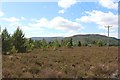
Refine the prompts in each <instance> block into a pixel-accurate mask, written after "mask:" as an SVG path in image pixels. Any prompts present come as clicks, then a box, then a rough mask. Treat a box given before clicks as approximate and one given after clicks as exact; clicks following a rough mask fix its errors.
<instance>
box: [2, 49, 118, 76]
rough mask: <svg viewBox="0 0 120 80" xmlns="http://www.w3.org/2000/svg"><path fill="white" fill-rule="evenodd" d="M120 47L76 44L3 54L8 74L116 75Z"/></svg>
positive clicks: (5, 70)
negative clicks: (119, 48) (54, 48)
mask: <svg viewBox="0 0 120 80" xmlns="http://www.w3.org/2000/svg"><path fill="white" fill-rule="evenodd" d="M117 61H118V47H110V48H109V50H108V49H107V47H74V48H59V49H58V50H56V51H54V50H53V49H47V50H46V51H42V50H41V49H34V50H33V51H32V52H31V53H18V54H13V55H3V77H5V78H33V77H34V78H78V77H101V78H103V77H107V78H108V77H116V76H117V74H116V73H117V70H118V65H117Z"/></svg>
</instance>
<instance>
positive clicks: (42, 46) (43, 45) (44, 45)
mask: <svg viewBox="0 0 120 80" xmlns="http://www.w3.org/2000/svg"><path fill="white" fill-rule="evenodd" d="M41 44H42V45H41V48H42V49H43V50H46V48H47V42H46V40H45V39H44V38H43V39H42V42H41Z"/></svg>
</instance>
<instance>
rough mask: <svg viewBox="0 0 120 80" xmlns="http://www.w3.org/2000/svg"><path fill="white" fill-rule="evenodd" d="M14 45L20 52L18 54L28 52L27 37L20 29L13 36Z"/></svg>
mask: <svg viewBox="0 0 120 80" xmlns="http://www.w3.org/2000/svg"><path fill="white" fill-rule="evenodd" d="M12 40H13V45H14V46H15V48H16V49H17V50H18V52H26V51H27V50H26V49H27V48H26V45H25V41H26V39H25V37H24V34H23V32H22V30H21V29H20V28H19V27H18V28H17V30H16V31H15V32H14V34H13V35H12Z"/></svg>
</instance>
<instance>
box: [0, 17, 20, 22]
mask: <svg viewBox="0 0 120 80" xmlns="http://www.w3.org/2000/svg"><path fill="white" fill-rule="evenodd" d="M0 20H2V21H7V22H17V21H20V19H18V18H16V17H10V18H1V19H0Z"/></svg>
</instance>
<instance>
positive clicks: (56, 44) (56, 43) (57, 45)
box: [53, 38, 60, 50]
mask: <svg viewBox="0 0 120 80" xmlns="http://www.w3.org/2000/svg"><path fill="white" fill-rule="evenodd" d="M59 46H60V44H59V42H58V40H57V38H56V39H55V40H54V43H53V47H54V50H56V49H57V48H58V47H59Z"/></svg>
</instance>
